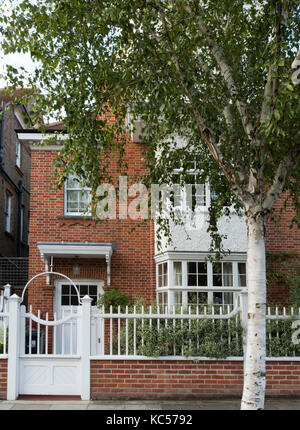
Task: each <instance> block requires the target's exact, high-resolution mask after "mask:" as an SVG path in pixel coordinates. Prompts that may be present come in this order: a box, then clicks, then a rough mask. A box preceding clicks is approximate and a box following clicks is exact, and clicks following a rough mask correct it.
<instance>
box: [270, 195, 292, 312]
mask: <svg viewBox="0 0 300 430" xmlns="http://www.w3.org/2000/svg"><path fill="white" fill-rule="evenodd" d="M286 195H287V194H286V193H283V194H282V195H281V196H280V197H279V198H278V200H277V201H276V203H275V205H274V215H275V218H276V219H277V220H276V222H274V221H272V220H269V222H268V224H267V229H266V251H267V253H268V256H267V272H269V280H268V285H267V300H268V303H270V304H272V303H274V304H275V303H276V304H284V305H285V304H288V300H289V283H288V282H287V277H286V275H295V274H296V273H297V267H298V270H299V268H300V229H299V228H297V227H293V228H290V225H291V221H292V219H293V217H294V216H295V211H294V209H293V207H292V204H291V202H290V201H289V202H288V204H287V207H286V209H284V212H283V214H282V216H281V218H280V219H278V216H279V214H280V209H281V208H282V207H283V204H284V200H285V198H286ZM278 254H285V255H282V256H281V257H280V255H278ZM276 275H277V276H276Z"/></svg>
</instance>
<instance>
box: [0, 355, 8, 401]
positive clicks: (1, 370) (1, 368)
mask: <svg viewBox="0 0 300 430" xmlns="http://www.w3.org/2000/svg"><path fill="white" fill-rule="evenodd" d="M6 390H7V358H0V399H1V400H5V399H6Z"/></svg>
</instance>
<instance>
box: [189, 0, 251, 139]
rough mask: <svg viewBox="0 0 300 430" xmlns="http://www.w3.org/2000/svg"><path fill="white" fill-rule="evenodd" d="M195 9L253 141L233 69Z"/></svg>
mask: <svg viewBox="0 0 300 430" xmlns="http://www.w3.org/2000/svg"><path fill="white" fill-rule="evenodd" d="M183 7H184V9H185V11H186V12H187V13H189V14H192V9H191V7H190V6H189V5H188V4H184V5H183ZM195 8H196V13H197V18H198V27H199V29H200V31H201V33H202V34H203V36H204V37H205V39H206V42H207V45H208V47H209V48H210V50H211V51H212V53H213V55H214V57H215V60H216V62H217V64H218V66H219V68H220V70H221V73H222V76H223V78H224V81H225V84H226V86H227V89H228V91H229V93H230V95H231V98H232V100H233V101H234V102H235V104H236V106H237V109H238V112H239V114H240V117H241V120H242V123H243V127H244V130H245V132H246V134H247V136H248V138H249V139H250V140H253V137H254V136H253V135H252V134H253V131H254V127H253V124H252V123H251V121H250V119H249V115H248V111H247V105H246V103H244V102H243V101H242V100H240V99H239V97H238V89H237V87H236V85H235V82H234V79H233V75H232V70H231V67H230V66H229V64H228V61H227V59H226V57H225V55H224V52H223V50H222V49H221V47H220V46H219V45H218V44H217V42H216V41H215V40H214V39H213V38H212V37H211V32H210V30H209V28H208V27H207V25H206V24H205V23H204V21H203V19H202V17H201V15H200V11H199V8H198V5H197V4H196V5H195Z"/></svg>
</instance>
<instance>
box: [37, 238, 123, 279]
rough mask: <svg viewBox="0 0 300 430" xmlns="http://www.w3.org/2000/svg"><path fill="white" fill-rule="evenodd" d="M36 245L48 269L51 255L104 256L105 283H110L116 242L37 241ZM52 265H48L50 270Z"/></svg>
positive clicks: (72, 256)
mask: <svg viewBox="0 0 300 430" xmlns="http://www.w3.org/2000/svg"><path fill="white" fill-rule="evenodd" d="M37 247H38V249H39V251H40V253H41V257H42V260H43V261H44V262H45V266H46V272H48V271H49V267H50V263H51V260H52V258H53V257H56V258H57V257H58V258H105V261H106V264H107V285H110V260H111V256H112V253H113V251H114V250H116V244H114V243H99V242H37ZM52 269H53V267H50V271H51V270H52ZM47 283H49V279H47Z"/></svg>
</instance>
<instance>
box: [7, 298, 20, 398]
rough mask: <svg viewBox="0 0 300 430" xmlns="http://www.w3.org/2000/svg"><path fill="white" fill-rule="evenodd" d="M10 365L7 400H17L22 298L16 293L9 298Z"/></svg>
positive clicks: (8, 368)
mask: <svg viewBox="0 0 300 430" xmlns="http://www.w3.org/2000/svg"><path fill="white" fill-rule="evenodd" d="M8 302H9V320H8V337H9V338H8V365H7V400H16V399H17V398H18V395H19V376H20V375H19V373H20V372H19V355H20V349H19V347H20V340H21V335H23V334H24V333H21V332H20V303H21V298H20V297H19V296H17V295H16V294H14V295H13V296H11V297H10V298H9V299H8Z"/></svg>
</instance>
